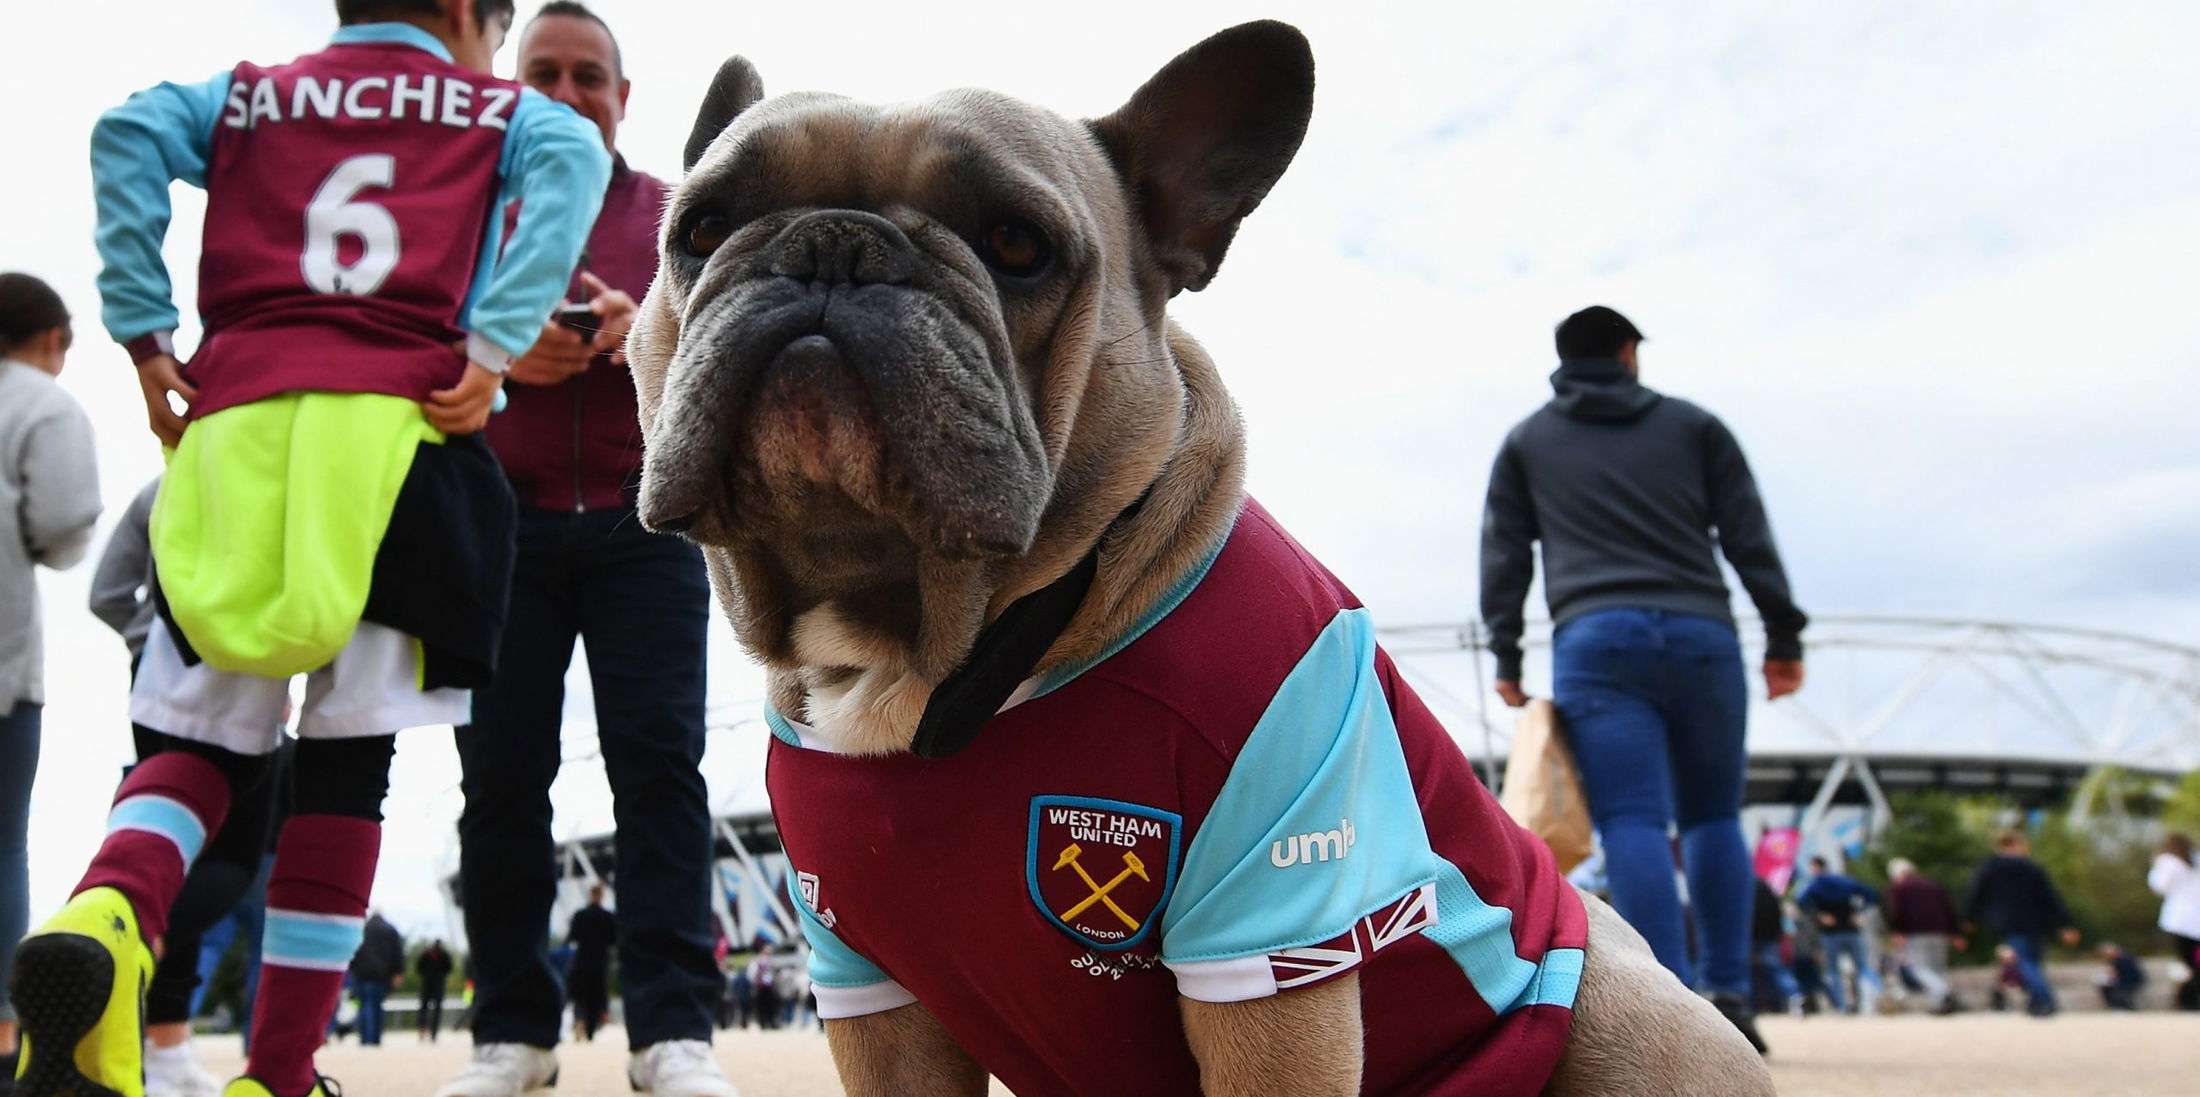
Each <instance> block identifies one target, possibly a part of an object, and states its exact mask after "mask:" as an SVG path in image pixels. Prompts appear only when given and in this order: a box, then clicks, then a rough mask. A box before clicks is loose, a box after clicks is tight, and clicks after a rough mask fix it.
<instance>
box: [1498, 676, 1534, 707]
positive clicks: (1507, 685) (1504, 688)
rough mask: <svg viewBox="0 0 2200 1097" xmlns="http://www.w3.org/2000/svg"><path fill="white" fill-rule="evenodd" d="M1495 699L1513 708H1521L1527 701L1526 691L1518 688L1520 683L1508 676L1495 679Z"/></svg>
mask: <svg viewBox="0 0 2200 1097" xmlns="http://www.w3.org/2000/svg"><path fill="white" fill-rule="evenodd" d="M1497 699H1498V700H1500V701H1503V702H1505V703H1506V704H1508V705H1511V706H1512V707H1514V708H1523V707H1525V706H1526V705H1527V703H1528V693H1527V691H1526V690H1523V689H1521V688H1520V683H1518V682H1516V681H1513V680H1512V679H1510V678H1499V679H1498V680H1497Z"/></svg>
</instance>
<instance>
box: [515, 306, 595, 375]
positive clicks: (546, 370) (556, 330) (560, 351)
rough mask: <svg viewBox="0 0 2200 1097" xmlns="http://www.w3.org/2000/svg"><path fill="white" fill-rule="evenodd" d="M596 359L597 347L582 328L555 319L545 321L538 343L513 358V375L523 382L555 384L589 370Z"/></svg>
mask: <svg viewBox="0 0 2200 1097" xmlns="http://www.w3.org/2000/svg"><path fill="white" fill-rule="evenodd" d="M595 360H596V348H595V347H594V346H593V345H591V344H590V343H589V341H588V340H587V339H583V338H582V337H581V335H580V333H579V332H576V331H574V330H573V329H572V328H569V327H566V326H565V325H564V324H560V323H558V322H557V321H555V320H550V321H547V322H545V323H544V324H543V325H542V333H541V334H540V335H537V336H535V345H534V346H532V347H529V348H527V353H526V354H523V355H521V356H519V357H518V358H515V359H513V360H512V372H511V375H510V376H511V378H512V380H514V381H517V382H519V383H520V384H523V385H555V384H557V383H558V382H560V381H563V380H565V379H566V378H568V377H571V376H573V375H574V374H576V373H584V372H586V371H587V370H588V364H589V363H590V362H593V361H595Z"/></svg>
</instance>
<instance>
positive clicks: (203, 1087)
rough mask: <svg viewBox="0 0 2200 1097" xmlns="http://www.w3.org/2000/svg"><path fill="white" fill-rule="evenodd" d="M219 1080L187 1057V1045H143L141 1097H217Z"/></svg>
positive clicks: (219, 1091)
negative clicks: (143, 1093) (143, 1061)
mask: <svg viewBox="0 0 2200 1097" xmlns="http://www.w3.org/2000/svg"><path fill="white" fill-rule="evenodd" d="M221 1092H222V1083H221V1079H219V1078H216V1077H214V1076H213V1075H211V1074H208V1073H207V1072H206V1068H204V1067H202V1066H200V1065H199V1061H198V1060H197V1059H195V1058H192V1056H191V1044H190V1042H189V1041H185V1042H184V1043H181V1044H178V1045H176V1046H175V1047H154V1046H153V1044H152V1042H151V1041H147V1042H146V1044H145V1097H221Z"/></svg>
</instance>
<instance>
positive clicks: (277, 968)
mask: <svg viewBox="0 0 2200 1097" xmlns="http://www.w3.org/2000/svg"><path fill="white" fill-rule="evenodd" d="M418 652H419V645H418V644H417V643H416V642H415V641H414V640H413V639H412V638H411V637H409V636H406V635H405V634H403V633H401V632H398V631H396V630H394V629H390V628H385V627H383V626H380V625H376V624H372V623H363V624H361V625H360V626H359V630H358V632H357V634H356V635H354V636H353V637H352V641H351V643H350V644H349V645H347V646H346V647H345V648H344V650H343V651H342V652H340V653H338V655H337V656H336V659H335V661H334V662H332V663H330V664H329V665H328V666H327V667H324V668H322V669H321V670H318V671H315V672H313V673H312V674H311V675H309V676H308V677H307V679H306V701H305V709H304V712H303V714H302V715H301V717H300V719H299V722H298V748H297V758H296V761H295V763H294V765H293V770H292V773H293V785H292V787H293V789H294V793H293V796H292V815H291V817H290V820H289V821H288V822H286V823H284V824H283V828H282V835H281V837H280V838H279V839H278V840H277V842H276V847H275V868H274V872H273V874H272V875H271V876H270V877H269V878H268V884H267V929H266V932H265V933H264V935H263V937H262V942H263V944H262V951H261V961H260V987H259V995H258V998H257V1000H256V1001H255V1002H254V1005H253V1016H252V1051H251V1054H250V1056H249V1059H248V1067H247V1073H249V1074H250V1075H251V1076H252V1077H254V1078H257V1079H259V1080H260V1081H261V1082H262V1083H264V1084H265V1085H266V1086H267V1087H268V1089H269V1090H270V1091H271V1092H272V1093H273V1094H274V1097H303V1095H305V1094H308V1093H311V1092H312V1090H313V1087H314V1084H315V1075H314V1071H313V1052H314V1050H315V1049H316V1048H318V1047H320V1046H321V1038H322V1034H323V1032H325V1031H326V1029H327V1027H328V1023H329V1019H330V1018H332V1017H334V1016H335V1014H336V1002H337V995H338V994H340V993H341V992H342V990H343V984H344V971H345V969H346V968H347V967H349V966H350V963H351V957H352V954H353V953H355V952H357V951H358V949H359V941H360V939H361V937H362V936H363V930H364V926H365V916H366V913H367V896H368V895H369V894H370V893H371V892H372V891H373V888H374V866H375V860H376V857H377V856H378V855H379V853H380V852H381V846H382V798H383V796H384V794H386V793H387V792H388V790H389V775H390V756H391V754H392V753H393V752H394V751H395V749H396V743H397V739H396V736H395V735H394V734H393V733H392V731H393V729H396V728H408V727H421V726H426V725H432V724H458V723H463V722H465V720H466V719H467V716H468V711H467V710H468V708H469V701H470V697H469V695H468V694H467V693H466V692H465V691H463V690H431V691H426V692H423V691H422V690H421V689H420V685H419V683H420V680H421V673H420V663H419V654H418Z"/></svg>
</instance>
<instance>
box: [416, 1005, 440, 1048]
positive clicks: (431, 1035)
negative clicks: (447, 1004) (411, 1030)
mask: <svg viewBox="0 0 2200 1097" xmlns="http://www.w3.org/2000/svg"><path fill="white" fill-rule="evenodd" d="M442 1028H443V996H442V995H440V994H437V995H434V996H432V997H431V996H429V995H426V994H423V995H421V996H420V1031H421V1032H423V1033H426V1034H427V1037H428V1039H429V1041H430V1042H433V1041H434V1040H435V1036H436V1033H437V1032H439V1031H441V1029H442Z"/></svg>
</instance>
